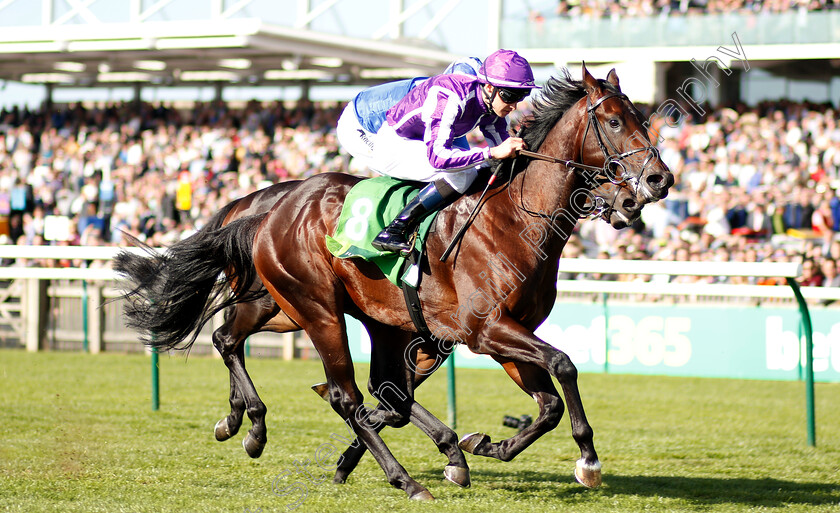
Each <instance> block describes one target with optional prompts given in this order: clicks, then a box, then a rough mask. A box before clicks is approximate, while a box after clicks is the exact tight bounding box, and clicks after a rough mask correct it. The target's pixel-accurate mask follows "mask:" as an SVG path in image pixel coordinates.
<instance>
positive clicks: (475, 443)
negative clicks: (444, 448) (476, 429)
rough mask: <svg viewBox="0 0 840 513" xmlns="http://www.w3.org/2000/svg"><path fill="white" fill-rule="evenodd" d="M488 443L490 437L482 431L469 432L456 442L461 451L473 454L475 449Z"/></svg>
mask: <svg viewBox="0 0 840 513" xmlns="http://www.w3.org/2000/svg"><path fill="white" fill-rule="evenodd" d="M489 443H490V437H489V436H487V435H485V434H484V433H470V434H468V435H464V436H463V437H462V438H461V441H460V442H458V447H460V448H461V450H462V451H467V452H468V453H470V454H475V451H476V450H477V449H478V448H479V447H481V446H482V445H484V444H489Z"/></svg>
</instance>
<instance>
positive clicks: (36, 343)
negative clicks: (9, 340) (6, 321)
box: [23, 278, 48, 352]
mask: <svg viewBox="0 0 840 513" xmlns="http://www.w3.org/2000/svg"><path fill="white" fill-rule="evenodd" d="M47 284H48V282H47V281H46V280H39V279H38V278H28V279H27V280H26V287H25V289H24V290H25V291H26V299H25V300H24V304H25V305H26V309H25V311H24V312H23V315H24V317H25V320H24V323H23V325H24V328H25V330H26V331H25V335H24V338H25V340H26V350H27V351H32V352H35V351H38V350H39V349H41V348H43V347H44V339H45V336H44V335H45V334H46V332H47V315H46V313H47Z"/></svg>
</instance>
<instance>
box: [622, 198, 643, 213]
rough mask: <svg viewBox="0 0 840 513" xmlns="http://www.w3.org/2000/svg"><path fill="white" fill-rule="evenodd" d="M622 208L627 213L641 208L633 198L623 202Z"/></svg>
mask: <svg viewBox="0 0 840 513" xmlns="http://www.w3.org/2000/svg"><path fill="white" fill-rule="evenodd" d="M621 206H622V207H623V208H624V210H625V211H627V212H634V211H636V210H637V209H638V208H639V204H638V203H636V201H635V200H633V198H627V199H625V200H624V201H622V202H621Z"/></svg>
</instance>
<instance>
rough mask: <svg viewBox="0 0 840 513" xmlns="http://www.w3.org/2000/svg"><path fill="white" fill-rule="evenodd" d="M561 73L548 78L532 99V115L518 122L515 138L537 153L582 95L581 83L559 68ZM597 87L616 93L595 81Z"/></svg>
mask: <svg viewBox="0 0 840 513" xmlns="http://www.w3.org/2000/svg"><path fill="white" fill-rule="evenodd" d="M562 73H563V75H562V76H561V77H559V78H557V77H551V78H549V79H548V81H547V82H546V84H545V85H544V86H543V88H542V90H541V91H540V94H539V95H538V96H537V97H535V98H534V100H533V108H534V113H533V114H532V115H531V116H529V117H528V118H526V119H525V120H523V122H522V129H521V132H520V134H519V136H520V137H522V138H523V139H524V140H525V144H527V145H528V148H529V149H531V150H532V151H537V149H538V148H539V147H540V146H541V145H542V143H543V141H545V138H546V136H548V132H549V131H550V130H551V129H552V128H553V127H554V125H556V124H557V121H559V120H560V118H561V117H563V114H565V113H566V111H568V110H569V109H570V108H572V106H573V105H574V104H575V103H577V102H578V100H580V99H581V98H583V97H584V96H586V88H585V87H584V85H583V81H582V80H574V79H573V78H572V76H571V75H570V74H569V70H568V69H566V68H563V70H562ZM598 84H600V85H601V87H603V88H605V89H607V90H608V91H610V92H612V93H617V92H619V91H618V89H617V88H616V87H615V86H614V85H612V84H611V83H609V82H607V81H606V80H603V79H598Z"/></svg>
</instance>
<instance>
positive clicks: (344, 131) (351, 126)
mask: <svg viewBox="0 0 840 513" xmlns="http://www.w3.org/2000/svg"><path fill="white" fill-rule="evenodd" d="M480 67H481V60H480V59H479V58H478V57H465V58H462V59H458V60H456V61H453V62H452V63H451V64H450V65H449V66H447V68H446V69H445V70H444V72H443V73H444V74H451V73H460V74H463V75H471V76H473V77H475V76H477V75H478V70H479V69H480ZM427 78H428V77H417V78H410V79H407V80H397V81H394V82H388V83H385V84H381V85H378V86H373V87H369V88H368V89H365V90H364V91H362V92H360V93H359V94H357V95H356V97H355V98H353V100H352V101H351V102H350V103H348V104H347V106H346V107H345V108H344V110H343V111H342V113H341V116H340V117H339V118H338V124H337V125H336V137H337V138H338V142H339V144H341V146H342V148H344V150H345V151H347V152H348V153H349V154H350V155H352V156H353V158H355V159H358V161H359V162H361V163H362V165H363V166H366V167H369V166H370V163H371V159H372V158H373V147H374V140H375V139H376V132H378V131H379V128H380V127H381V126H382V124H383V123H384V122H385V117H386V115H387V114H388V109H390V108H391V107H393V106H394V105H396V103H397V102H398V101H400V100H402V99H403V98H404V97H405V95H406V94H408V92H409V91H411V90H412V89H414V88H415V87H416V86H417V84H418V83H420V82H423V81H424V80H426V79H427ZM454 144H455V146H457V147H458V148H461V149H464V150H469V149H470V145H469V143H468V142H467V138H466V136H464V137H459V138H458V139H456V140H455V142H454Z"/></svg>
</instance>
